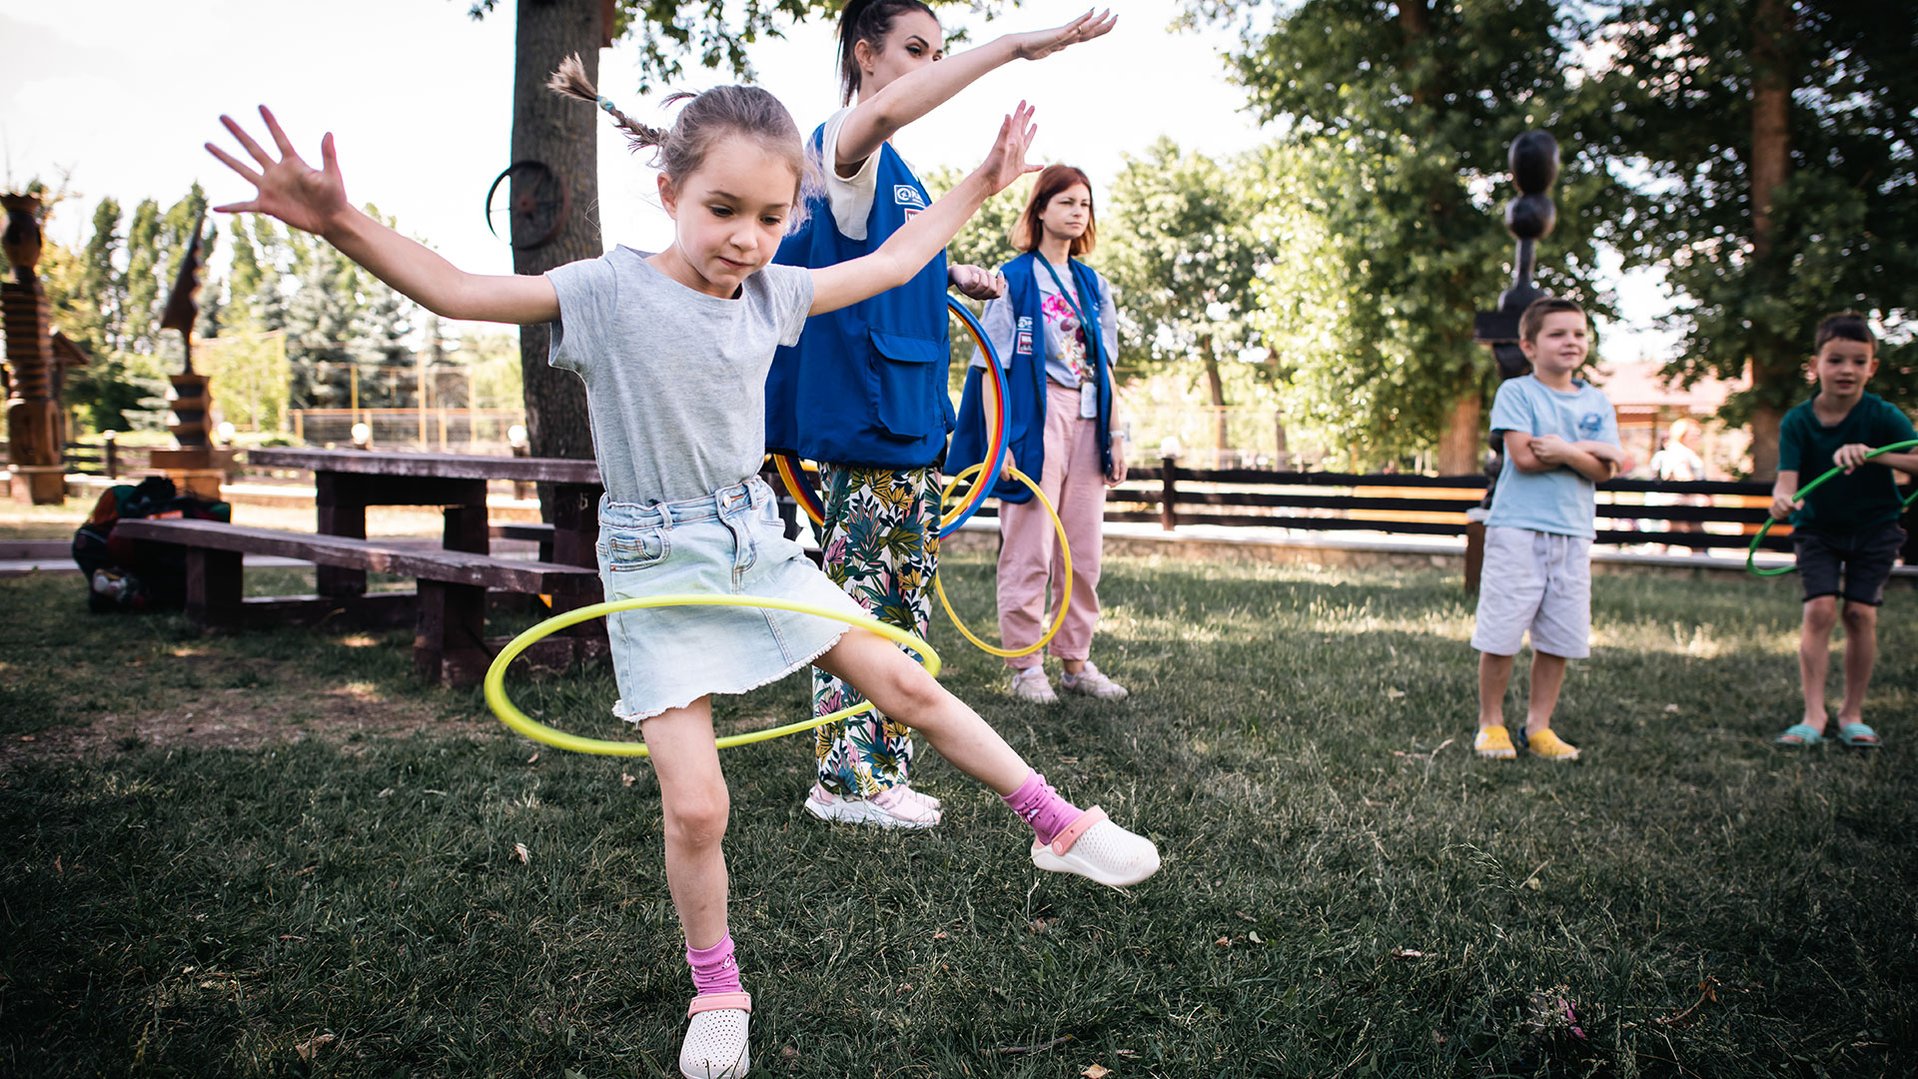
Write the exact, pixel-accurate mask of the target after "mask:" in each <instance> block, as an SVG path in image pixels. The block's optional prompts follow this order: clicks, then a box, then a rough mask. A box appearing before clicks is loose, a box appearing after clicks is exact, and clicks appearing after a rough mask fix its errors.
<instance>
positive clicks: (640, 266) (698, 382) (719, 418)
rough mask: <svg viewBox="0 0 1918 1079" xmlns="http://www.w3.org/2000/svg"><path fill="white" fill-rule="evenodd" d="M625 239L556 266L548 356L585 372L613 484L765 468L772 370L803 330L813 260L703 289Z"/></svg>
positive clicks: (628, 488)
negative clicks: (727, 295)
mask: <svg viewBox="0 0 1918 1079" xmlns="http://www.w3.org/2000/svg"><path fill="white" fill-rule="evenodd" d="M646 257H647V255H646V253H645V252H641V251H635V250H633V249H632V248H630V247H618V248H614V249H613V250H612V251H609V252H607V253H606V254H605V255H602V256H601V257H599V258H596V259H589V260H586V261H583V262H573V263H568V264H567V265H565V266H561V267H559V268H558V269H554V270H548V271H547V273H546V277H547V279H548V280H549V281H551V282H552V283H553V291H554V292H556V293H558V294H559V312H560V314H559V321H557V322H555V323H553V324H552V334H553V344H552V355H551V357H550V359H549V362H550V363H551V364H552V365H553V366H554V367H558V368H562V369H564V370H568V371H573V372H577V373H578V375H579V376H580V377H581V378H583V379H585V380H586V413H587V417H588V418H589V420H590V421H591V423H592V425H593V451H594V454H595V455H596V456H597V457H598V459H599V474H600V478H601V479H602V480H603V481H604V483H605V485H606V493H607V495H608V496H610V497H611V498H612V499H613V500H615V501H618V502H637V503H642V504H643V503H648V502H676V501H679V500H681V499H686V498H698V497H700V496H701V495H706V494H710V493H712V492H713V491H716V490H718V489H720V488H722V487H727V486H730V485H732V484H735V483H738V482H740V481H741V480H743V479H746V478H747V477H748V476H751V475H753V474H755V473H757V472H758V471H759V464H760V460H761V458H762V457H764V455H765V452H766V371H767V369H768V368H770V367H771V366H772V362H773V348H774V347H775V346H777V345H791V344H795V343H797V342H798V341H799V331H800V330H801V329H802V328H803V327H804V326H805V325H806V311H807V309H809V308H810V307H811V306H812V271H810V270H807V269H804V268H802V267H797V266H767V267H765V268H764V269H762V270H760V271H759V272H758V273H755V274H753V275H752V276H751V277H748V278H747V279H746V283H745V285H744V286H743V287H742V288H741V289H740V292H739V295H738V296H736V297H734V298H733V299H730V300H722V299H720V298H718V297H717V296H708V295H706V294H705V293H702V292H696V291H694V290H692V289H690V288H687V287H686V286H685V285H682V284H680V283H679V282H677V281H674V280H673V279H672V278H670V277H667V276H666V275H665V274H664V273H662V272H660V271H659V270H657V269H654V268H653V267H652V266H650V265H648V264H647V262H646Z"/></svg>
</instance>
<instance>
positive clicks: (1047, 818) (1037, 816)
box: [1005, 772, 1080, 843]
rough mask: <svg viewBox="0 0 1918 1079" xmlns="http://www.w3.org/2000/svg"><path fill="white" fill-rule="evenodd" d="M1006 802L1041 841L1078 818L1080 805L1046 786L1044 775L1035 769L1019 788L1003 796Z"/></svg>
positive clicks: (1048, 841)
mask: <svg viewBox="0 0 1918 1079" xmlns="http://www.w3.org/2000/svg"><path fill="white" fill-rule="evenodd" d="M1005 801H1006V804H1007V805H1009V806H1011V807H1012V811H1013V812H1014V813H1017V814H1019V817H1020V819H1021V820H1024V821H1025V822H1026V823H1027V824H1030V825H1032V831H1033V833H1034V834H1036V835H1037V836H1038V837H1039V842H1041V843H1050V842H1052V840H1053V838H1054V837H1055V836H1057V835H1058V834H1059V833H1060V832H1063V831H1065V830H1066V826H1067V825H1069V824H1071V823H1072V822H1073V821H1075V820H1078V819H1079V813H1080V809H1079V807H1078V806H1075V805H1073V804H1072V803H1071V802H1068V801H1066V800H1065V799H1064V798H1061V797H1059V792H1058V791H1056V790H1053V789H1052V788H1051V787H1049V786H1047V785H1046V777H1045V776H1042V775H1040V774H1039V773H1037V772H1034V773H1032V774H1031V775H1029V776H1027V777H1026V781H1025V782H1024V783H1021V784H1019V789H1018V790H1016V791H1013V792H1012V793H1011V794H1008V795H1006V796H1005Z"/></svg>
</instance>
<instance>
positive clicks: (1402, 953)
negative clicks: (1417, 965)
mask: <svg viewBox="0 0 1918 1079" xmlns="http://www.w3.org/2000/svg"><path fill="white" fill-rule="evenodd" d="M1431 956H1432V953H1430V952H1421V951H1419V950H1418V949H1417V948H1394V949H1392V958H1394V959H1430V958H1431Z"/></svg>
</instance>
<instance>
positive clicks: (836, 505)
mask: <svg viewBox="0 0 1918 1079" xmlns="http://www.w3.org/2000/svg"><path fill="white" fill-rule="evenodd" d="M1115 22H1116V20H1115V19H1114V18H1113V17H1112V16H1110V15H1093V14H1092V13H1090V12H1088V13H1087V14H1086V15H1084V16H1082V17H1080V18H1078V19H1075V20H1073V21H1072V22H1070V23H1067V24H1066V25H1064V26H1060V27H1056V28H1054V29H1051V30H1042V31H1038V32H1035V33H1028V34H1008V35H1005V36H1003V37H1000V38H997V39H996V40H994V41H992V42H990V43H988V44H985V45H981V46H980V47H978V48H976V49H970V50H967V51H966V52H963V53H960V54H958V55H956V56H952V57H946V58H944V59H941V57H942V56H943V55H944V41H945V38H944V34H943V32H942V31H941V30H940V27H939V20H938V19H937V18H935V17H934V16H933V14H932V10H931V9H930V8H928V7H927V6H926V5H925V4H924V3H921V2H920V0H851V2H850V3H848V4H847V5H846V8H845V11H844V13H843V14H842V16H841V18H840V21H839V74H840V86H841V90H842V96H843V99H844V101H845V103H846V104H847V105H848V106H850V107H848V108H845V109H842V110H840V111H839V112H838V113H835V114H834V115H833V116H832V117H831V118H830V119H828V120H827V121H826V122H825V123H824V124H823V125H821V126H820V127H819V129H818V130H817V131H815V132H814V133H813V146H814V147H816V148H817V150H818V152H819V155H820V158H821V160H822V161H824V162H826V163H827V165H826V168H825V172H826V178H825V189H824V190H823V191H820V192H817V193H815V194H813V195H812V197H811V198H810V199H809V200H808V206H807V209H808V211H809V212H808V215H807V218H808V219H807V223H806V225H805V227H804V228H802V229H800V230H798V231H796V232H794V233H793V234H792V235H790V236H788V237H787V238H786V241H785V243H783V244H782V245H780V248H779V254H778V255H777V256H776V258H775V261H776V262H779V263H783V264H787V265H792V266H810V267H820V268H823V267H827V266H834V265H838V264H842V263H845V262H848V261H850V260H853V259H857V258H859V257H861V256H863V255H867V254H870V253H871V252H873V251H877V250H879V248H880V247H881V246H882V245H883V244H884V243H886V241H887V240H888V239H890V238H891V237H892V236H893V234H894V233H896V232H897V231H898V230H899V229H900V228H901V227H902V226H904V225H905V223H906V222H907V221H908V220H909V219H910V218H911V217H912V216H913V215H915V214H917V213H919V212H920V211H921V210H923V209H924V208H925V207H926V206H927V204H928V200H927V198H926V189H925V187H924V186H923V185H921V184H920V182H919V178H918V177H917V176H915V175H913V172H912V169H911V168H909V167H908V166H907V165H906V162H905V160H904V159H903V158H901V157H900V156H899V153H898V152H897V151H896V150H894V149H893V148H892V145H891V143H890V142H889V141H888V140H890V139H891V138H892V136H893V135H894V134H895V133H896V132H898V131H899V130H900V129H901V128H903V127H905V126H906V125H907V124H909V123H911V122H912V121H914V120H917V119H918V118H919V117H921V116H924V115H925V114H926V113H928V112H930V111H932V110H933V109H934V108H935V107H937V106H938V105H940V104H941V103H943V102H945V101H946V100H948V99H950V98H951V97H952V96H953V95H955V94H957V93H958V92H959V91H960V90H962V89H964V88H965V87H967V86H969V85H971V83H972V82H973V80H975V79H978V78H979V77H980V76H982V75H985V74H986V73H987V72H990V71H992V70H994V69H996V68H998V67H1000V66H1001V65H1003V64H1005V63H1007V62H1009V61H1012V60H1015V59H1022V58H1023V59H1027V60H1037V59H1039V58H1041V57H1044V56H1049V55H1051V54H1052V53H1055V52H1057V51H1059V50H1061V49H1064V48H1066V47H1067V46H1069V45H1072V44H1075V43H1077V42H1081V41H1088V40H1091V39H1092V38H1096V37H1099V36H1101V35H1103V34H1105V33H1107V32H1108V31H1110V30H1111V29H1112V27H1113V25H1114V23H1115ZM935 60H937V61H939V62H938V63H934V61H935ZM949 284H950V285H954V286H956V287H958V288H959V289H960V290H961V291H963V292H965V293H966V294H967V295H969V296H972V297H974V298H975V299H981V300H983V299H990V298H991V297H993V296H996V295H998V294H999V290H1000V288H1001V287H1002V286H1003V282H1002V281H999V280H996V278H995V275H993V274H991V273H988V272H986V271H985V270H982V269H980V268H979V267H977V266H953V267H950V268H948V267H947V265H946V260H945V257H944V255H942V254H939V255H935V256H934V257H933V258H932V259H931V260H930V261H929V262H927V263H926V264H925V265H924V266H923V267H922V268H920V269H919V272H918V273H916V274H913V275H912V277H911V279H910V280H908V281H906V282H903V283H901V284H900V285H899V286H898V287H895V288H891V289H888V290H886V291H884V292H882V293H880V294H879V295H876V296H873V297H871V298H869V299H865V300H863V301H861V302H858V303H854V304H849V305H847V306H845V307H844V308H843V309H841V310H839V311H836V312H833V313H831V314H823V313H821V317H817V318H813V319H811V320H809V321H808V322H807V323H806V329H805V332H804V333H803V334H802V335H801V336H800V339H799V342H798V345H797V347H790V348H782V349H780V350H779V352H778V355H777V357H776V358H775V360H774V362H773V368H772V372H771V374H770V376H769V377H768V379H767V382H766V398H767V409H766V444H767V445H768V446H771V447H774V448H776V449H783V450H791V451H795V452H797V453H798V454H799V455H800V456H801V457H804V458H807V459H808V460H812V461H817V462H819V482H820V488H821V492H820V493H821V496H822V498H823V499H824V502H825V511H826V512H825V518H826V520H825V525H824V527H823V529H822V531H821V535H820V547H821V549H823V550H824V552H825V569H826V574H827V576H829V577H831V578H832V580H833V583H835V584H837V585H839V586H840V587H841V588H843V589H845V590H846V592H847V593H848V594H850V595H851V596H852V597H853V598H854V599H856V600H858V601H859V604H860V606H862V607H864V608H865V609H866V610H867V611H869V612H871V613H872V615H873V616H874V617H876V618H881V619H884V620H885V621H888V622H891V623H892V624H894V625H896V626H898V627H899V628H901V629H904V630H909V631H911V632H915V633H919V634H922V635H923V634H924V633H925V632H926V622H927V619H928V617H929V616H930V615H931V613H932V605H931V598H932V578H933V574H934V573H935V572H937V570H938V557H937V552H938V519H939V491H940V487H941V482H940V476H939V471H938V467H937V466H938V463H939V459H940V456H941V454H943V453H944V452H945V448H946V433H947V432H948V431H950V430H951V429H952V405H951V402H950V399H949V398H948V396H947V389H946V386H947V381H946V369H947V367H948V365H949V363H948V361H949V358H950V352H949V350H948V345H947V330H946V327H947V321H946V320H947V315H946V287H947V285H949ZM859 699H860V698H859V694H858V692H857V690H855V689H853V688H852V687H850V686H847V685H846V684H845V683H844V682H843V681H841V680H840V679H838V678H836V677H834V676H833V674H832V672H831V671H828V670H826V669H824V668H816V669H815V670H814V673H813V710H814V711H813V714H814V715H825V714H826V713H827V712H832V711H836V710H838V709H840V708H844V707H847V706H848V705H851V704H854V703H857V702H858V700H859ZM814 752H815V754H816V757H817V760H818V774H817V776H816V777H815V778H816V782H815V784H814V786H813V788H812V790H811V792H810V793H809V794H808V795H807V797H806V803H805V804H806V810H807V812H809V813H811V814H812V815H813V816H815V817H819V818H821V819H823V820H831V821H846V822H850V823H854V824H868V825H875V826H878V827H886V828H926V827H930V826H932V825H933V824H936V823H938V820H939V803H938V801H937V800H936V799H934V798H931V797H929V796H927V795H924V794H921V793H920V792H918V791H915V790H913V789H912V788H911V787H910V786H909V785H908V782H909V779H910V771H911V767H912V759H913V745H912V735H911V731H910V730H909V729H908V727H907V725H905V724H903V723H900V722H897V721H896V720H890V719H888V717H887V716H886V714H885V712H884V709H879V710H875V711H872V712H868V713H865V714H862V715H858V716H854V717H853V718H851V719H849V720H846V721H845V722H843V723H835V724H832V725H830V726H827V727H821V728H820V729H819V732H818V734H817V735H816V736H815V739H814Z"/></svg>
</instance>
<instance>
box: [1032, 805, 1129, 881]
mask: <svg viewBox="0 0 1918 1079" xmlns="http://www.w3.org/2000/svg"><path fill="white" fill-rule="evenodd" d="M1032 864H1033V865H1036V866H1038V867H1039V868H1040V869H1044V870H1046V871H1048V872H1051V873H1076V874H1078V875H1079V876H1082V877H1085V878H1086V879H1087V880H1094V881H1097V882H1099V883H1100V884H1104V885H1106V886H1108V887H1112V888H1123V887H1125V886H1126V885H1128V884H1137V883H1139V882H1140V881H1142V880H1144V879H1146V878H1147V877H1149V876H1151V875H1152V874H1154V873H1157V872H1158V871H1159V848H1158V847H1157V846H1156V845H1154V844H1153V842H1152V840H1150V839H1147V838H1146V837H1144V836H1142V835H1137V834H1135V833H1132V832H1128V831H1126V830H1125V829H1124V828H1121V827H1119V826H1118V825H1116V824H1114V823H1112V821H1111V819H1110V818H1108V817H1107V816H1106V812H1105V810H1103V809H1100V808H1099V807H1098V806H1093V807H1092V808H1091V809H1088V810H1086V811H1085V812H1084V813H1082V814H1080V815H1079V819H1078V820H1076V821H1073V822H1072V823H1071V824H1070V825H1067V826H1066V830H1065V831H1063V832H1060V833H1059V834H1058V835H1056V836H1054V837H1053V839H1052V842H1050V843H1041V842H1039V841H1038V840H1037V839H1036V838H1035V839H1034V840H1033V841H1032Z"/></svg>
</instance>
